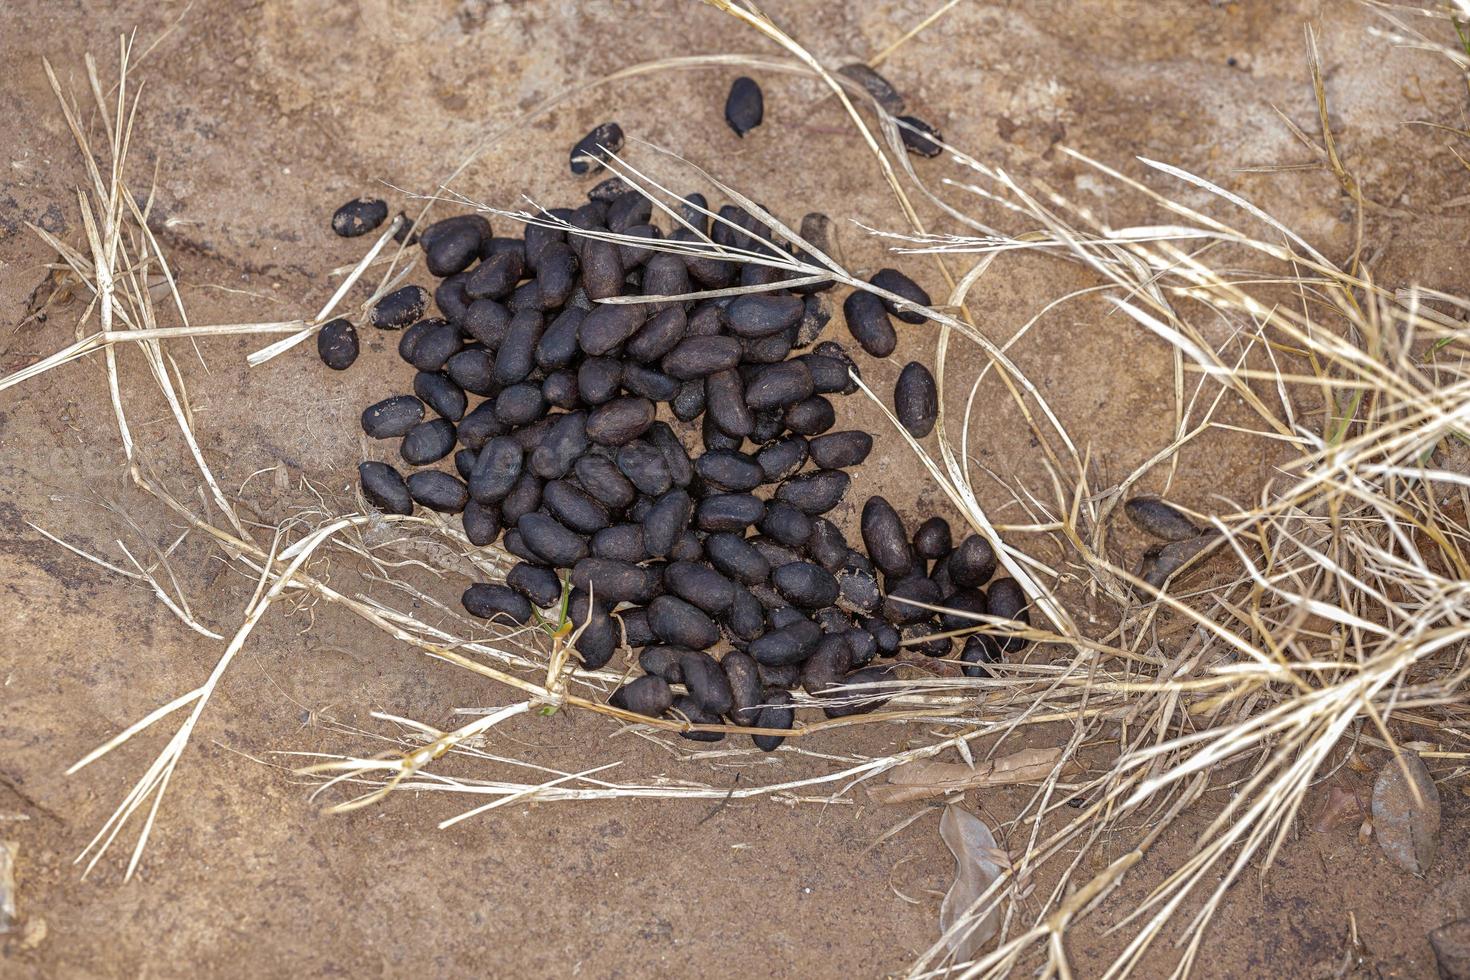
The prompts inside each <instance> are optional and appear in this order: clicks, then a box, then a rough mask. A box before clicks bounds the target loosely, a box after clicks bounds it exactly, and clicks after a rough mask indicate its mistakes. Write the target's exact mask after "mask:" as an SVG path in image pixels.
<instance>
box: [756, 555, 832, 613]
mask: <svg viewBox="0 0 1470 980" xmlns="http://www.w3.org/2000/svg"><path fill="white" fill-rule="evenodd" d="M771 582H772V584H774V585H775V586H776V591H777V592H780V593H781V596H782V597H783V598H784V599H786V600H787V601H789V602H790V603H791V604H792V605H796V606H803V607H805V608H807V609H822V608H824V607H826V606H830V605H831V604H832V603H834V602H836V601H837V579H835V578H834V577H833V576H832V573H831V572H829V571H827V570H826V569H825V568H823V567H821V566H820V565H814V564H812V563H811V562H805V561H798V562H792V563H791V564H789V565H782V566H781V567H780V568H778V569H776V570H775V571H774V572H772V573H771Z"/></svg>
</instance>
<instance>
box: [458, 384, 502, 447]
mask: <svg viewBox="0 0 1470 980" xmlns="http://www.w3.org/2000/svg"><path fill="white" fill-rule="evenodd" d="M451 377H453V376H452V375H451ZM456 429H457V433H456V434H457V435H458V436H459V444H460V445H461V446H464V447H465V448H466V449H472V450H474V451H475V452H479V451H480V449H481V447H483V446H484V445H485V443H487V442H489V441H490V440H491V439H493V438H494V437H496V436H499V435H504V434H505V431H506V428H505V423H503V422H501V421H500V420H499V419H498V418H496V417H495V403H494V402H481V403H480V404H478V405H476V406H475V408H474V410H473V411H471V412H468V413H466V414H465V417H464V418H462V419H460V421H459V425H458V426H456Z"/></svg>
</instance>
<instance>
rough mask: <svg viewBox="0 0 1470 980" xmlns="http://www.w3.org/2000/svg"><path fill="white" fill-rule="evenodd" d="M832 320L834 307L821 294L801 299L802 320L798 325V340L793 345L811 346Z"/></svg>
mask: <svg viewBox="0 0 1470 980" xmlns="http://www.w3.org/2000/svg"><path fill="white" fill-rule="evenodd" d="M831 321H832V308H831V307H830V306H828V305H827V301H826V300H825V299H823V298H822V297H820V296H807V297H806V298H805V299H803V300H802V301H801V321H800V322H799V323H797V325H796V340H795V342H794V343H793V344H792V345H791V346H793V347H810V346H811V345H812V344H814V343H815V342H816V340H817V338H818V337H820V336H821V335H822V331H823V330H826V329H827V324H828V323H830V322H831Z"/></svg>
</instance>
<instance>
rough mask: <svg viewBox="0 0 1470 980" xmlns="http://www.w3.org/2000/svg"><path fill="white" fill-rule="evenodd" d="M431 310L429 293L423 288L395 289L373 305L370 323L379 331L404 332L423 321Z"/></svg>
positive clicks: (369, 315) (369, 317)
mask: <svg viewBox="0 0 1470 980" xmlns="http://www.w3.org/2000/svg"><path fill="white" fill-rule="evenodd" d="M428 308H429V291H428V290H427V289H425V288H424V287H423V286H404V287H403V288H401V289H395V290H393V292H391V293H389V294H388V295H387V296H384V297H383V298H382V299H380V300H378V301H377V302H376V303H374V304H373V308H372V310H370V311H369V312H368V323H370V324H372V325H373V326H375V327H377V328H378V329H379V330H402V329H403V328H404V327H406V326H408V325H409V324H410V323H413V322H414V321H415V320H418V319H421V318H422V317H423V315H424V311H425V310H427V309H428Z"/></svg>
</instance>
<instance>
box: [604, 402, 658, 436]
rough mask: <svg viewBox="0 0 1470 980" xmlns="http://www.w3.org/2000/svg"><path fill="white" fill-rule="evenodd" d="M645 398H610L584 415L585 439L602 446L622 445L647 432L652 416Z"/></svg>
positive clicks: (653, 410)
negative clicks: (585, 425)
mask: <svg viewBox="0 0 1470 980" xmlns="http://www.w3.org/2000/svg"><path fill="white" fill-rule="evenodd" d="M656 411H657V410H656V409H655V407H654V404H653V402H651V401H649V400H648V399H647V398H629V397H623V398H614V399H613V400H612V401H610V402H607V403H606V404H604V405H599V406H598V407H597V408H595V409H593V410H592V412H591V413H590V414H588V416H587V438H588V439H591V440H592V441H593V442H595V443H598V444H600V445H603V446H626V445H627V444H628V443H630V442H632V441H633V440H634V439H637V438H638V437H639V436H641V435H643V433H644V432H646V431H648V427H649V426H650V425H652V424H653V419H654V415H655V413H656Z"/></svg>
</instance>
